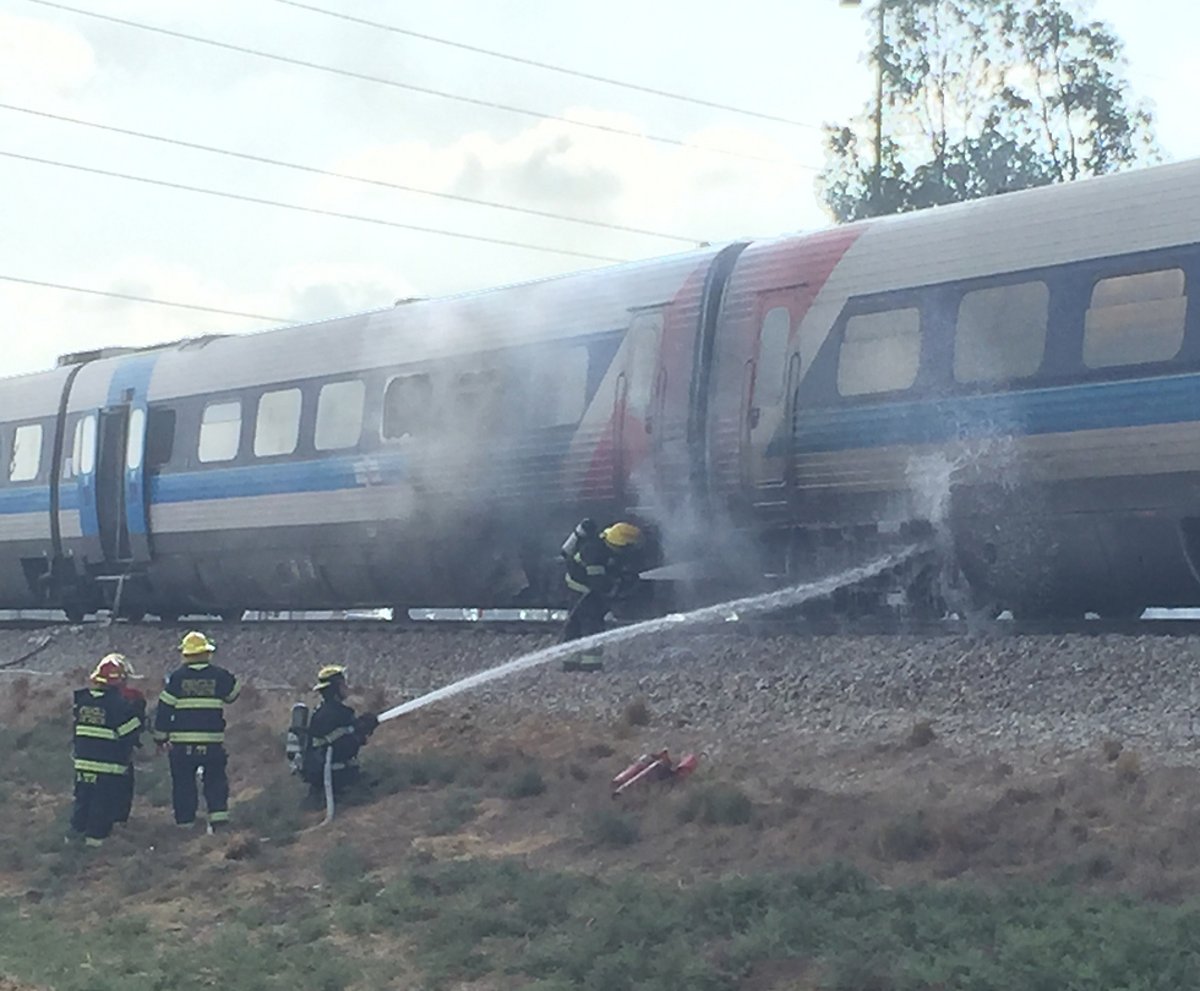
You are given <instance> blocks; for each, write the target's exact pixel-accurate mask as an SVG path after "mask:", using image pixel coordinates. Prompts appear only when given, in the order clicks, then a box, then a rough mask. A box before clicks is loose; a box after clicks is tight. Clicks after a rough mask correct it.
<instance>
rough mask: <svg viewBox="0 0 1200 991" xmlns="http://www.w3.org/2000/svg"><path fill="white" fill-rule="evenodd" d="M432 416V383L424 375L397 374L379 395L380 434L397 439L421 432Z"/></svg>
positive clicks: (386, 438) (388, 438)
mask: <svg viewBox="0 0 1200 991" xmlns="http://www.w3.org/2000/svg"><path fill="white" fill-rule="evenodd" d="M432 416H433V383H431V382H430V381H429V376H428V375H400V376H397V377H396V378H394V379H392V380H391V381H390V382H389V383H388V384H387V389H386V390H385V391H384V394H383V436H384V439H385V440H399V439H400V438H402V437H411V436H413V435H414V434H417V433H421V432H422V430H423V429H424V428H425V427H426V426H428V425H429V422H430V419H431V417H432Z"/></svg>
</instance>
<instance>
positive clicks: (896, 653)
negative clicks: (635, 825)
mask: <svg viewBox="0 0 1200 991" xmlns="http://www.w3.org/2000/svg"><path fill="white" fill-rule="evenodd" d="M205 630H206V632H207V633H208V634H209V635H210V636H211V637H212V638H213V639H214V640H215V641H216V642H217V643H218V644H219V652H218V654H217V658H218V660H219V662H220V663H222V664H224V665H225V666H227V667H229V668H231V669H232V670H234V671H236V672H237V673H239V674H241V675H243V676H248V677H249V678H250V679H252V680H253V681H254V682H255V684H257V685H258V686H259V687H260V688H261V689H264V690H266V691H280V692H283V693H287V694H291V695H294V696H295V697H297V698H309V697H310V696H309V694H308V692H307V688H308V686H309V685H311V679H312V677H313V675H314V673H315V671H316V669H317V668H318V667H319V666H320V665H322V664H328V663H340V664H346V665H347V666H348V667H349V669H350V674H351V678H352V680H353V683H354V684H355V685H357V686H360V687H363V686H379V687H381V688H383V689H384V690H385V691H384V694H385V696H386V698H387V699H388V704H389V705H391V704H394V703H397V702H401V701H405V700H407V699H410V698H414V697H417V696H419V695H422V694H424V693H426V692H428V691H431V690H433V689H435V688H440V687H442V686H443V685H446V684H449V683H451V682H453V681H455V680H457V679H459V678H462V677H465V676H466V675H470V674H474V673H475V672H477V671H481V670H484V669H486V668H489V667H492V666H495V665H497V664H500V663H503V662H505V661H507V660H510V659H511V658H514V657H516V656H519V655H520V654H523V653H525V652H528V651H532V650H536V649H538V648H541V647H546V646H549V645H551V644H553V643H554V642H555V639H556V637H555V633H556V631H555V630H549V629H548V630H547V632H546V633H545V634H544V635H539V634H530V633H509V632H495V631H493V630H490V629H488V628H466V629H454V630H449V629H416V630H412V629H396V630H390V629H382V630H381V629H379V628H370V629H362V630H355V629H347V628H345V627H339V628H335V629H322V628H320V627H319V626H315V625H306V626H301V627H299V628H297V627H289V626H287V625H284V624H275V623H271V624H265V623H264V624H245V625H232V626H225V625H223V624H214V625H213V626H211V627H205ZM181 632H182V631H180V630H179V629H177V628H174V627H157V626H154V625H147V626H130V625H124V624H116V625H113V626H110V627H102V626H98V625H97V626H92V625H89V626H76V627H60V628H57V629H55V630H53V631H46V630H37V631H29V630H14V629H4V630H0V665H5V664H6V663H10V662H12V661H14V660H16V659H17V658H20V657H22V656H23V655H25V654H26V653H29V652H30V651H32V650H34V649H35V648H37V647H38V646H39V644H41V643H42V641H43V640H44V639H45V638H46V637H48V636H49V637H52V639H51V640H50V641H49V643H47V644H46V645H45V646H44V647H43V648H42V649H40V650H38V651H37V652H36V653H35V654H34V655H33V656H32V657H30V658H28V659H27V660H25V661H22V662H20V663H19V664H18V665H14V666H10V667H7V668H6V669H4V670H3V671H0V674H3V675H4V676H5V678H4V680H9V679H11V678H13V677H21V676H26V677H30V676H36V675H42V674H54V673H59V674H70V673H74V674H75V675H76V676H78V677H82V676H83V675H84V674H85V673H86V672H85V670H84V669H85V668H90V667H91V666H92V665H93V664H95V662H96V660H98V659H99V657H100V656H102V655H103V654H104V653H106V652H108V651H110V650H118V651H121V652H123V653H125V654H126V655H127V656H129V657H130V659H131V660H132V661H133V662H134V664H135V665H136V666H137V667H138V669H139V671H141V672H142V673H143V674H145V675H146V676H147V685H148V686H156V685H157V684H158V683H159V679H160V678H161V676H162V675H163V674H165V673H166V672H167V671H169V670H170V669H171V668H172V667H173V666H174V665H175V664H176V663H177V658H178V655H177V654H176V653H175V647H176V644H177V643H178V640H179V637H180V635H181ZM605 657H606V668H605V670H604V671H603V672H602V673H599V674H570V673H564V672H562V671H560V670H559V665H558V662H557V661H555V662H551V663H550V664H547V665H545V666H542V667H539V668H535V669H532V670H529V671H525V672H521V673H519V674H516V675H513V676H511V677H508V678H506V679H503V680H501V681H496V682H492V683H490V684H486V685H483V686H480V687H477V688H475V689H472V690H470V691H469V692H466V693H464V694H462V695H459V696H457V697H455V698H453V699H451V700H448V701H445V702H441V703H438V706H439V709H438V711H444V712H446V713H448V714H455V715H458V714H461V713H463V712H467V711H469V712H470V713H472V715H473V716H474V717H475V718H477V719H478V720H480V721H482V722H487V721H488V720H499V721H507V720H511V719H512V718H514V717H516V716H519V715H523V714H528V713H531V712H533V713H536V712H545V713H553V714H555V715H558V716H566V717H570V716H579V717H581V718H597V719H602V720H609V719H618V718H620V716H621V713H622V712H623V711H624V710H625V708H626V707H627V706H628V705H629V704H630V702H632V701H633V700H635V699H639V698H640V699H644V700H645V702H646V704H647V707H648V709H649V711H650V713H651V714H652V717H653V730H652V732H654V733H657V734H659V735H662V734H663V732H665V731H669V734H668V735H669V736H670V737H671V740H672V741H673V743H674V744H675V745H676V746H681V745H686V746H703V747H704V748H705V749H706V750H707V751H708V752H710V753H717V752H720V751H722V750H725V749H735V748H736V749H742V748H752V747H757V746H763V745H779V744H782V743H785V742H786V741H788V740H789V739H790V740H796V741H798V742H801V741H802V742H803V744H804V746H806V747H808V748H815V749H817V750H820V749H821V748H823V747H829V748H836V747H842V746H845V745H847V744H871V743H876V742H877V743H886V742H895V741H896V739H897V738H898V736H902V735H903V734H904V733H906V732H907V731H909V730H910V729H911V728H912V726H913V725H914V724H915V723H917V722H920V721H929V722H930V723H932V725H933V727H934V729H935V731H936V733H937V736H938V737H939V739H940V740H941V741H942V742H944V743H945V744H947V745H949V746H951V747H953V748H954V749H955V750H957V751H960V752H963V753H980V754H983V753H988V754H993V753H998V752H1024V753H1026V754H1033V753H1037V754H1038V755H1040V756H1039V758H1038V759H1041V760H1043V761H1044V760H1045V759H1047V755H1060V756H1065V755H1067V754H1069V753H1071V752H1074V751H1079V750H1083V749H1086V748H1093V747H1095V746H1096V745H1097V744H1098V742H1099V741H1101V740H1104V739H1109V738H1115V739H1118V740H1122V741H1124V742H1125V743H1127V744H1128V745H1130V746H1133V747H1136V748H1137V750H1138V751H1139V752H1140V753H1142V754H1143V755H1145V756H1146V757H1153V758H1155V759H1156V762H1163V763H1168V764H1200V750H1198V749H1197V748H1196V747H1195V745H1194V730H1195V714H1196V708H1197V701H1198V698H1197V695H1198V693H1197V679H1196V677H1195V674H1194V672H1195V671H1196V669H1197V666H1198V664H1200V637H1166V636H1136V637H1131V636H1078V635H1070V636H1017V635H1002V634H1001V635H996V636H982V637H965V636H936V637H929V636H925V637H915V636H902V635H899V636H882V635H880V636H801V635H787V636H773V637H762V638H755V637H751V636H747V635H744V634H739V633H724V632H704V633H689V632H684V631H677V632H673V633H671V634H655V635H649V636H646V637H642V638H640V639H638V640H635V641H633V642H629V643H623V644H620V645H617V646H610V647H609V648H608V649H607V651H606V655H605ZM22 672H28V674H25V675H22ZM2 684H3V680H0V685H2Z"/></svg>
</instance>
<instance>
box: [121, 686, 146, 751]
mask: <svg viewBox="0 0 1200 991" xmlns="http://www.w3.org/2000/svg"><path fill="white" fill-rule="evenodd" d="M118 691H119V692H120V693H121V698H123V699H124V700H125V701H126V702H128V703H129V704H130V706H132V707H133V711H134V714H135V715H136V716H137V717H138V727H137V730H136V731H135V732H134V734H133V745H134V746H135V747H140V746H141V745H142V732H143V731H144V730H145V729H146V728H147V725H148V724H147V720H146V696H145V695H143V694H142V693H141V691H139V690H138V689H136V688H133V687H131V686H130V685H121V687H120V688H119V689H118Z"/></svg>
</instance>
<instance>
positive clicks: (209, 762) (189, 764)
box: [154, 630, 242, 833]
mask: <svg viewBox="0 0 1200 991" xmlns="http://www.w3.org/2000/svg"><path fill="white" fill-rule="evenodd" d="M216 649H217V647H216V644H214V643H212V642H211V641H210V640H209V639H208V637H206V636H205V635H204V634H203V633H200V632H197V631H195V630H193V631H192V632H191V633H188V634H187V635H186V636H185V637H184V638H183V641H182V642H181V643H180V644H179V652H180V653H181V654H182V655H183V666H182V667H179V668H177V669H176V670H175V671H173V672H172V673H171V675H170V677H168V678H167V683H166V685H165V686H164V687H163V690H162V691H161V692H159V694H158V708H157V709H156V710H155V713H154V741H155V743H157V744H158V745H159V747H160V748H161V747H164V746H165V747H168V748H170V749H169V753H168V757H169V761H170V765H171V804H172V805H173V806H174V810H175V824H176V825H177V826H183V827H191V826H194V825H195V823H196V811H197V809H198V808H199V804H200V796H199V793H198V790H197V788H196V772H197V771H198V770H200V769H203V774H204V803H205V805H207V806H208V831H209V832H210V833H212V832H216V831H217V830H220V829H223V828H225V826H226V825H227V824H228V823H229V777H228V774H227V772H226V766H227V763H228V758H227V756H226V753H225V706H226V705H228V704H229V703H230V702H233V701H235V700H236V699H237V697H238V695H239V694H241V691H242V685H241V682H239V681H238V679H237V678H236V677H235V676H234V675H233V674H232V673H231V672H229V671H226V670H225V669H224V668H223V667H220V666H218V665H216V664H213V663H212V661H211V660H210V659H209V657H210V655H211V654H212V652H213V651H215V650H216Z"/></svg>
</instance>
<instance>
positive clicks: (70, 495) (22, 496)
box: [0, 485, 79, 516]
mask: <svg viewBox="0 0 1200 991" xmlns="http://www.w3.org/2000/svg"><path fill="white" fill-rule="evenodd" d="M78 508H79V496H78V493H77V492H76V491H75V490H74V489H64V490H63V496H62V503H61V504H60V506H59V509H61V510H74V509H78ZM18 513H46V514H47V516H49V513H50V486H49V485H31V486H27V487H24V488H19V489H0V516H15V515H17V514H18Z"/></svg>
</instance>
